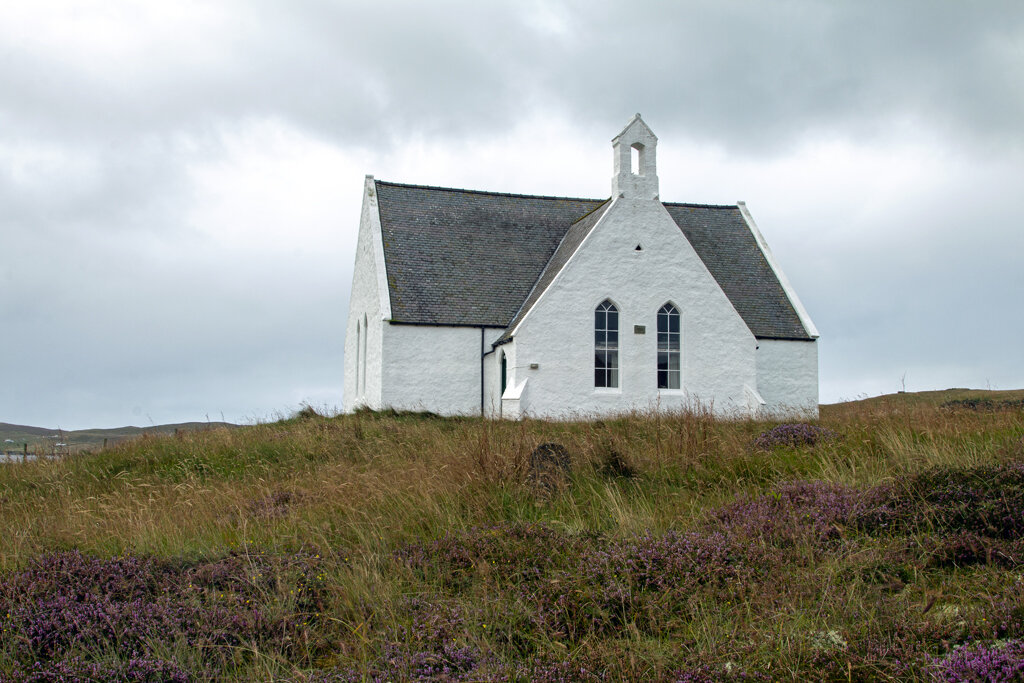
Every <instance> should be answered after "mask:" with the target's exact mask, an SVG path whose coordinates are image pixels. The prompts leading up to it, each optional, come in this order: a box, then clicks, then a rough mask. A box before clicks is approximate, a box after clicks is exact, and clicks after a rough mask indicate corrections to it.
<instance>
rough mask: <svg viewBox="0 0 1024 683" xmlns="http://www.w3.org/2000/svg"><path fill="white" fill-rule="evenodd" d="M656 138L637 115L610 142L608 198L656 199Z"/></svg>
mask: <svg viewBox="0 0 1024 683" xmlns="http://www.w3.org/2000/svg"><path fill="white" fill-rule="evenodd" d="M657 149H658V136H656V135H655V134H654V132H653V131H652V130H651V129H650V128H649V127H648V126H647V124H646V123H644V120H643V119H642V118H640V114H637V115H636V116H634V117H633V118H632V119H630V120H629V123H627V124H626V127H625V128H623V129H622V132H621V133H619V134H618V135H616V136H615V137H614V138H613V139H612V151H613V153H614V158H615V175H613V176H612V198H613V199H615V198H618V197H622V198H624V199H658V195H659V191H658V173H657Z"/></svg>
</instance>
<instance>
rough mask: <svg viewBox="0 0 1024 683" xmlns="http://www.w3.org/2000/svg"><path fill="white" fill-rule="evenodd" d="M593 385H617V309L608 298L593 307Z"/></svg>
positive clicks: (600, 386) (603, 386)
mask: <svg viewBox="0 0 1024 683" xmlns="http://www.w3.org/2000/svg"><path fill="white" fill-rule="evenodd" d="M594 386H595V387H599V388H607V389H613V388H616V387H618V386H619V309H617V308H615V304H613V303H612V302H611V301H609V300H608V299H605V300H604V301H602V302H601V303H599V304H598V305H597V308H595V309H594Z"/></svg>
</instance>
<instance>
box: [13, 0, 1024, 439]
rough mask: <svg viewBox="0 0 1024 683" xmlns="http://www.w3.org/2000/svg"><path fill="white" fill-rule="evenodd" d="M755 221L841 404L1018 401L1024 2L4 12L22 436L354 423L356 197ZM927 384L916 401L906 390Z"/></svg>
mask: <svg viewBox="0 0 1024 683" xmlns="http://www.w3.org/2000/svg"><path fill="white" fill-rule="evenodd" d="M635 112H641V113H642V114H643V116H644V120H645V121H646V122H647V123H648V124H649V125H650V126H651V127H652V129H653V130H654V132H655V133H656V134H657V135H658V137H659V139H660V145H659V149H658V174H659V176H660V180H661V196H662V197H663V198H664V199H665V200H670V201H687V202H704V203H732V202H735V201H736V200H738V199H742V200H745V201H746V202H747V204H748V206H749V208H750V209H751V211H752V213H753V215H754V217H755V219H756V220H757V222H758V225H759V226H760V228H761V230H762V232H763V233H764V235H765V237H766V239H767V240H768V242H769V244H770V245H771V246H772V249H773V251H774V253H775V255H776V257H777V259H778V261H779V262H780V264H781V266H782V268H783V270H784V271H785V272H786V274H787V275H788V277H789V279H790V281H791V282H792V283H793V285H794V287H795V289H796V290H797V292H798V293H799V295H800V296H801V298H802V299H803V302H804V304H805V306H806V308H807V309H808V311H809V313H810V315H811V317H812V318H813V319H814V321H815V323H816V325H817V327H818V329H819V330H820V332H821V341H820V378H821V398H822V401H823V402H834V401H837V400H840V399H844V398H855V397H858V396H863V395H877V394H879V393H889V392H894V391H896V390H897V389H900V388H901V386H902V384H901V383H902V382H903V381H905V383H906V388H907V390H909V391H917V390H925V389H942V388H947V387H954V386H963V387H978V388H993V389H996V388H1000V389H1004V388H1021V387H1024V351H1022V348H1024V302H1022V293H1024V275H1022V268H1021V264H1022V255H1024V225H1022V220H1021V216H1022V206H1021V205H1022V201H1024V3H1021V2H1019V0H1010V1H1007V2H960V1H955V2H954V1H948V2H944V1H942V0H921V1H919V2H895V1H893V0H880V1H870V0H849V1H847V2H843V1H836V0H828V1H824V0H821V1H814V2H812V1H809V0H795V1H784V0H779V1H777V2H765V1H763V0H749V1H746V2H731V1H729V0H708V1H706V2H695V1H686V2H667V1H666V2H638V1H637V0H632V1H631V2H621V3H617V2H600V1H597V0H579V1H578V2H576V1H571V2H555V1H552V2H541V1H537V2H526V1H523V0H515V1H509V2H480V1H470V2H437V1H436V0H435V1H434V2H422V1H421V0H413V1H409V2H373V3H368V2H340V1H327V0H290V1H288V2H283V1H274V2H270V1H258V0H238V1H236V2H235V1H230V0H222V1H220V2H212V3H211V2H187V1H176V2H164V3H154V2H144V1H143V0H137V1H133V2H127V1H119V0H96V1H95V2H74V1H70V0H69V1H66V2H61V1H57V0H54V1H50V0H31V1H29V0H9V1H6V2H4V3H2V4H0V331H2V335H0V421H3V422H14V423H22V424H34V425H40V426H47V427H58V426H60V427H63V428H65V429H75V428H83V427H113V426H122V425H126V424H134V425H138V426H146V425H151V424H161V423H167V422H177V421H186V420H206V419H210V420H219V419H221V418H222V417H223V418H224V419H227V420H231V421H241V422H245V421H253V420H264V419H272V418H273V417H275V415H279V414H286V413H289V412H291V411H293V410H295V409H296V408H297V407H299V405H300V404H301V403H303V402H308V403H311V404H313V405H314V406H318V407H327V408H330V407H335V406H340V405H341V391H342V347H343V336H344V324H345V318H346V313H347V306H348V296H349V289H350V286H351V279H352V263H353V252H354V248H355V241H356V231H357V227H358V221H359V202H360V193H361V189H362V178H363V176H364V175H365V174H368V173H369V174H374V175H375V176H376V177H377V178H380V179H385V180H392V181H398V182H408V183H417V184H429V185H442V186H454V187H466V188H472V189H481V190H496V191H506V192H522V193H531V194H557V195H568V196H582V197H595V198H598V197H607V196H608V194H609V192H610V179H611V175H612V153H611V144H610V140H611V138H612V137H613V136H614V135H616V134H617V133H618V132H619V130H621V128H622V127H623V126H624V125H625V123H626V122H627V121H628V120H629V118H630V117H631V116H632V115H633V114H634V113H635ZM904 378H905V379H904Z"/></svg>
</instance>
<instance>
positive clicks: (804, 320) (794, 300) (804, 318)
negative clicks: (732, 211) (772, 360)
mask: <svg viewBox="0 0 1024 683" xmlns="http://www.w3.org/2000/svg"><path fill="white" fill-rule="evenodd" d="M736 206H738V207H739V209H740V214H741V215H742V216H743V220H744V221H746V223H747V227H748V228H750V232H751V234H753V235H754V239H755V240H756V241H757V246H758V247H759V248H760V249H761V253H762V254H764V258H765V260H766V261H767V262H768V266H769V267H770V268H771V269H772V271H773V272H774V273H775V277H776V278H778V280H779V284H780V285H782V291H784V292H785V293H786V296H787V297H789V301H790V303H791V304H793V310H795V311H796V314H797V316H798V317H799V318H800V322H801V324H803V326H804V329H805V330H806V331H807V335H808V336H810V337H812V338H814V339H817V338H818V337H820V336H821V335H820V334H818V328H817V327H815V326H814V322H813V321H812V320H811V316H810V314H808V313H807V309H806V308H804V305H803V303H802V302H801V301H800V297H798V296H797V295H796V290H795V289H793V285H791V284H790V283H789V278H787V277H786V274H785V273H783V272H782V268H781V267H779V264H778V263H777V262H776V261H775V256H774V255H773V254H772V250H771V248H770V247H769V246H768V242H766V241H765V239H764V235H762V234H761V231H760V230H759V229H758V227H757V223H755V222H754V217H753V216H752V215H750V211H748V210H747V204H746V202H742V201H737V202H736Z"/></svg>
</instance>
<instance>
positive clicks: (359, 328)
mask: <svg viewBox="0 0 1024 683" xmlns="http://www.w3.org/2000/svg"><path fill="white" fill-rule="evenodd" d="M362 351H363V321H362V320H356V396H358V395H359V369H360V367H361V365H360V362H359V361H360V356H361V354H362Z"/></svg>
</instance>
